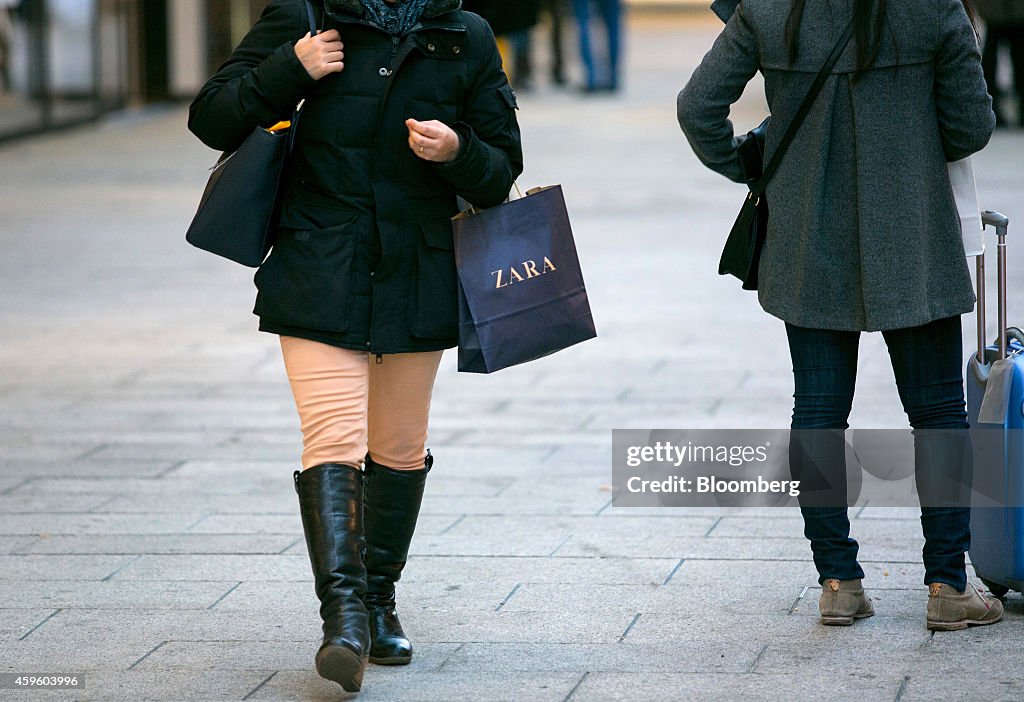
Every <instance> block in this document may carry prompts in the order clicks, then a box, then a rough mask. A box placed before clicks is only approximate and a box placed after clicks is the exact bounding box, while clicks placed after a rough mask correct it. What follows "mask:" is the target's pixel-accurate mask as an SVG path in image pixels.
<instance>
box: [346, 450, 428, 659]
mask: <svg viewBox="0 0 1024 702" xmlns="http://www.w3.org/2000/svg"><path fill="white" fill-rule="evenodd" d="M433 465H434V457H433V456H431V455H430V452H429V451H428V452H427V459H426V461H425V463H424V467H423V469H422V470H392V469H391V468H387V467H385V466H382V465H380V464H378V463H374V462H373V461H372V460H371V459H370V457H369V456H367V458H366V473H365V475H366V489H365V492H364V494H363V506H364V510H365V519H366V609H367V611H368V612H369V617H370V662H371V663H378V664H380V665H406V664H407V663H409V661H411V660H412V644H411V643H409V639H408V638H407V637H406V635H405V632H404V631H403V630H402V624H401V622H399V621H398V614H397V613H396V612H395V582H397V581H398V579H399V578H400V577H402V568H404V567H405V562H406V560H407V559H408V557H409V543H410V542H411V541H412V535H413V532H414V531H415V530H416V518H417V517H418V516H419V513H420V505H421V504H422V503H423V487H424V484H425V483H426V481H427V473H429V472H430V468H431V467H432V466H433Z"/></svg>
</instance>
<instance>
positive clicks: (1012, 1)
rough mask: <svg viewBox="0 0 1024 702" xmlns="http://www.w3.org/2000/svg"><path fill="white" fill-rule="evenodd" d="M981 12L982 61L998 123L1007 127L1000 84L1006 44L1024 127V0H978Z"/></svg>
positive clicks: (1007, 119) (1019, 114) (1004, 95)
mask: <svg viewBox="0 0 1024 702" xmlns="http://www.w3.org/2000/svg"><path fill="white" fill-rule="evenodd" d="M975 5H976V6H977V10H978V14H979V15H981V18H982V19H983V20H984V21H985V51H984V54H983V57H982V65H983V66H984V68H985V80H986V82H988V90H989V93H990V94H991V95H992V98H993V100H995V111H996V125H997V126H1000V127H1006V126H1009V125H1010V120H1009V118H1008V116H1007V114H1006V102H1007V100H1006V98H1007V97H1009V96H1008V95H1007V94H1006V93H1004V91H1003V90H1002V89H1000V87H999V56H1000V53H1001V51H1002V49H1003V47H1004V46H1005V47H1007V48H1008V49H1009V53H1010V60H1011V63H1012V64H1013V82H1012V83H1011V86H1012V92H1013V93H1016V102H1017V120H1016V121H1017V126H1019V127H1024V0H976V2H975Z"/></svg>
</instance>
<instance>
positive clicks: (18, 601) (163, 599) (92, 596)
mask: <svg viewBox="0 0 1024 702" xmlns="http://www.w3.org/2000/svg"><path fill="white" fill-rule="evenodd" d="M25 584H26V587H23V588H17V589H15V588H9V589H8V591H6V592H5V597H4V605H5V606H6V607H13V608H29V607H34V608H38V607H49V608H51V611H52V610H53V609H72V608H78V607H81V608H85V609H106V610H113V611H121V610H131V609H169V610H179V609H201V610H206V609H210V608H211V607H213V606H215V605H217V603H218V602H219V601H220V600H221V598H223V597H224V596H225V595H227V594H228V593H229V592H230V591H231V589H232V588H235V587H237V586H238V583H232V582H214V581H206V582H185V583H180V582H159V581H156V582H154V581H150V582H131V581H120V580H108V581H95V582H89V581H87V582H81V581H74V582H69V581H57V580H45V581H43V580H37V581H31V580H27V581H25Z"/></svg>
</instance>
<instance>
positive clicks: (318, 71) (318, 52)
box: [295, 29, 345, 80]
mask: <svg viewBox="0 0 1024 702" xmlns="http://www.w3.org/2000/svg"><path fill="white" fill-rule="evenodd" d="M344 48H345V45H344V44H342V43H341V35H340V34H338V30H337V29H328V30H327V31H326V32H320V33H319V34H317V35H316V36H315V37H314V36H311V35H310V34H309V33H308V32H307V33H306V36H304V37H302V38H301V39H299V40H298V41H297V42H295V55H296V56H297V57H298V58H299V61H301V62H302V66H303V68H305V69H306V73H308V74H309V77H310V78H312V79H313V80H320V79H321V78H323V77H325V76H328V75H330V74H332V73H341V72H342V71H344V70H345V64H344V63H342V59H344V58H345V54H344V53H343V52H342V49H344Z"/></svg>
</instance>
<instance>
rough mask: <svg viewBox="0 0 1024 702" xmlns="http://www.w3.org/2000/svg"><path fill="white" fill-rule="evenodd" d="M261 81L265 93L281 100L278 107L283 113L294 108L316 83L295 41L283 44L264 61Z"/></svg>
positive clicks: (261, 68) (261, 69) (260, 70)
mask: <svg viewBox="0 0 1024 702" xmlns="http://www.w3.org/2000/svg"><path fill="white" fill-rule="evenodd" d="M259 82H260V83H262V85H263V88H264V94H265V95H273V96H274V97H276V98H278V99H279V100H280V104H279V105H277V107H278V108H279V111H280V112H281V113H284V112H290V111H291V110H293V109H294V108H295V105H296V103H298V101H299V100H301V99H302V98H303V96H305V95H306V93H307V92H309V90H310V89H311V88H312V87H313V86H314V85H316V81H315V80H313V77H312V76H310V75H309V73H308V72H307V71H306V68H305V66H303V65H302V62H301V61H299V57H298V56H296V55H295V43H294V42H288V43H287V44H282V45H281V46H279V47H278V48H277V50H276V51H274V53H272V54H271V55H270V56H268V57H267V58H266V60H264V61H263V63H262V64H261V65H260V67H259Z"/></svg>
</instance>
